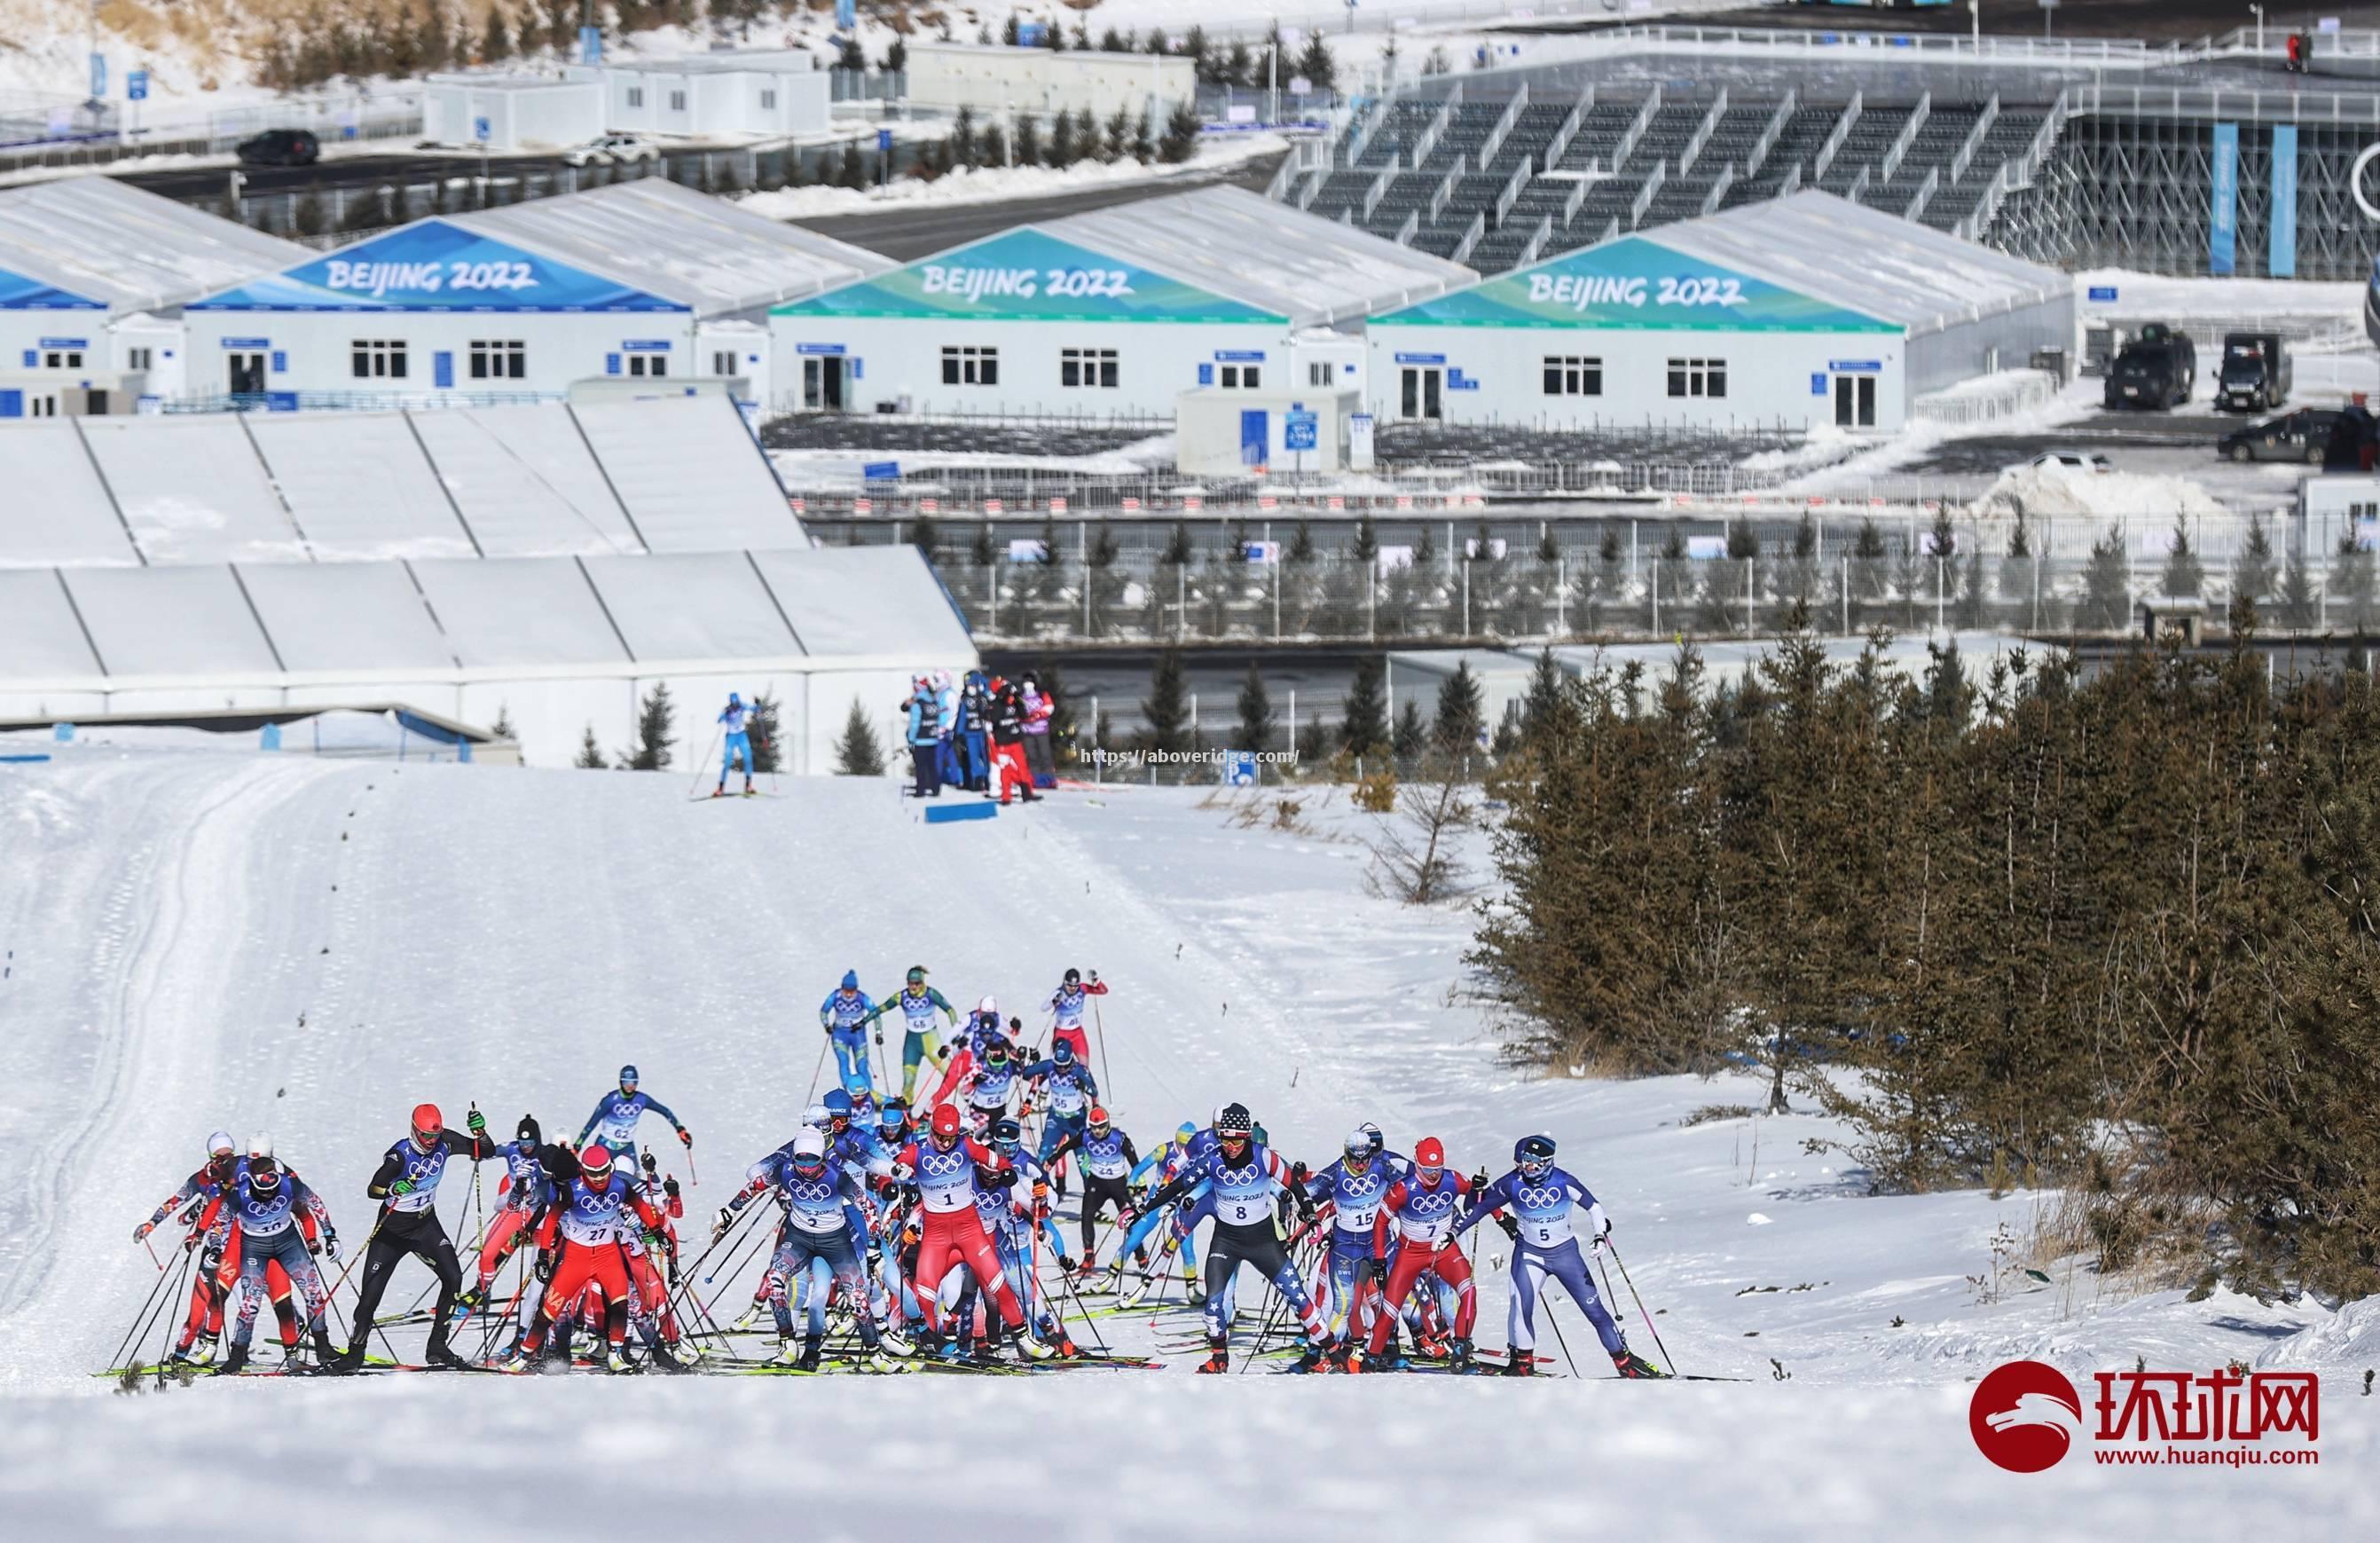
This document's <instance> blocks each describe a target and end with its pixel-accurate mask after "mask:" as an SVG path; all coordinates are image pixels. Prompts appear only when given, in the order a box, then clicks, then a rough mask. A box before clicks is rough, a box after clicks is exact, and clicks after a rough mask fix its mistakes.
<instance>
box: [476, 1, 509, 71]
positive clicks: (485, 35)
mask: <svg viewBox="0 0 2380 1543" xmlns="http://www.w3.org/2000/svg"><path fill="white" fill-rule="evenodd" d="M512 56H513V34H512V29H511V28H509V27H507V26H505V25H504V7H503V6H493V5H492V6H489V7H488V24H487V25H486V26H485V27H483V28H481V29H480V62H481V63H482V64H491V65H494V64H502V63H503V62H504V60H506V59H509V58H511V57H512Z"/></svg>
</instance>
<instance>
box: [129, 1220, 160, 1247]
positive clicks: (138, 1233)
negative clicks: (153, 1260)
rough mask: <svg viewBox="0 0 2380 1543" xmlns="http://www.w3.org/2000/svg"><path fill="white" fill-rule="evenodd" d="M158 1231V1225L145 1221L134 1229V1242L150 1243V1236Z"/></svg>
mask: <svg viewBox="0 0 2380 1543" xmlns="http://www.w3.org/2000/svg"><path fill="white" fill-rule="evenodd" d="M156 1230H157V1223H155V1222H154V1221H143V1222H142V1223H140V1225H139V1226H138V1227H135V1228H133V1229H132V1241H133V1242H135V1243H145V1242H147V1241H148V1238H149V1234H150V1233H153V1232H155V1231H156Z"/></svg>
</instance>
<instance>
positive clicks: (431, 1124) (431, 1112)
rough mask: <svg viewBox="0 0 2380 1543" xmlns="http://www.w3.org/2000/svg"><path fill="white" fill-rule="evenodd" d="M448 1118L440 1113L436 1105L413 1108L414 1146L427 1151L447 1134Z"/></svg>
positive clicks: (419, 1105)
mask: <svg viewBox="0 0 2380 1543" xmlns="http://www.w3.org/2000/svg"><path fill="white" fill-rule="evenodd" d="M445 1131H446V1117H445V1116H444V1115H443V1114H441V1113H439V1112H438V1106H437V1105H436V1104H415V1105H414V1106H413V1144H414V1145H415V1146H417V1147H419V1148H422V1149H423V1150H425V1151H427V1150H428V1149H429V1148H431V1146H432V1145H433V1144H434V1143H435V1142H436V1141H437V1140H438V1138H439V1136H443V1135H444V1134H445Z"/></svg>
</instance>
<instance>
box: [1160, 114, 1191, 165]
mask: <svg viewBox="0 0 2380 1543" xmlns="http://www.w3.org/2000/svg"><path fill="white" fill-rule="evenodd" d="M1197 148H1198V115H1197V113H1196V111H1195V110H1194V109H1193V108H1192V107H1191V106H1190V104H1189V103H1186V102H1184V103H1175V104H1174V108H1173V113H1172V116H1171V117H1168V118H1167V119H1166V120H1165V138H1164V139H1162V140H1159V141H1158V145H1157V158H1158V159H1159V160H1160V161H1162V162H1164V163H1165V164H1168V165H1172V166H1178V165H1180V164H1182V163H1183V162H1184V161H1187V160H1189V159H1190V156H1191V154H1192V152H1195V151H1196V149H1197Z"/></svg>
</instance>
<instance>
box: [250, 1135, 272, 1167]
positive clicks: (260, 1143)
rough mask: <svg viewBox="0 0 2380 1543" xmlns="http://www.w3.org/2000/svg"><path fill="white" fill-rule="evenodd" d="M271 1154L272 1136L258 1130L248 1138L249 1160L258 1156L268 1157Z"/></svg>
mask: <svg viewBox="0 0 2380 1543" xmlns="http://www.w3.org/2000/svg"><path fill="white" fill-rule="evenodd" d="M272 1155H273V1137H271V1136H267V1135H266V1134H265V1133H264V1132H262V1131H258V1132H257V1133H256V1134H255V1135H254V1136H249V1138H248V1156H249V1160H250V1161H254V1160H256V1159H258V1158H269V1157H271V1156H272Z"/></svg>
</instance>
